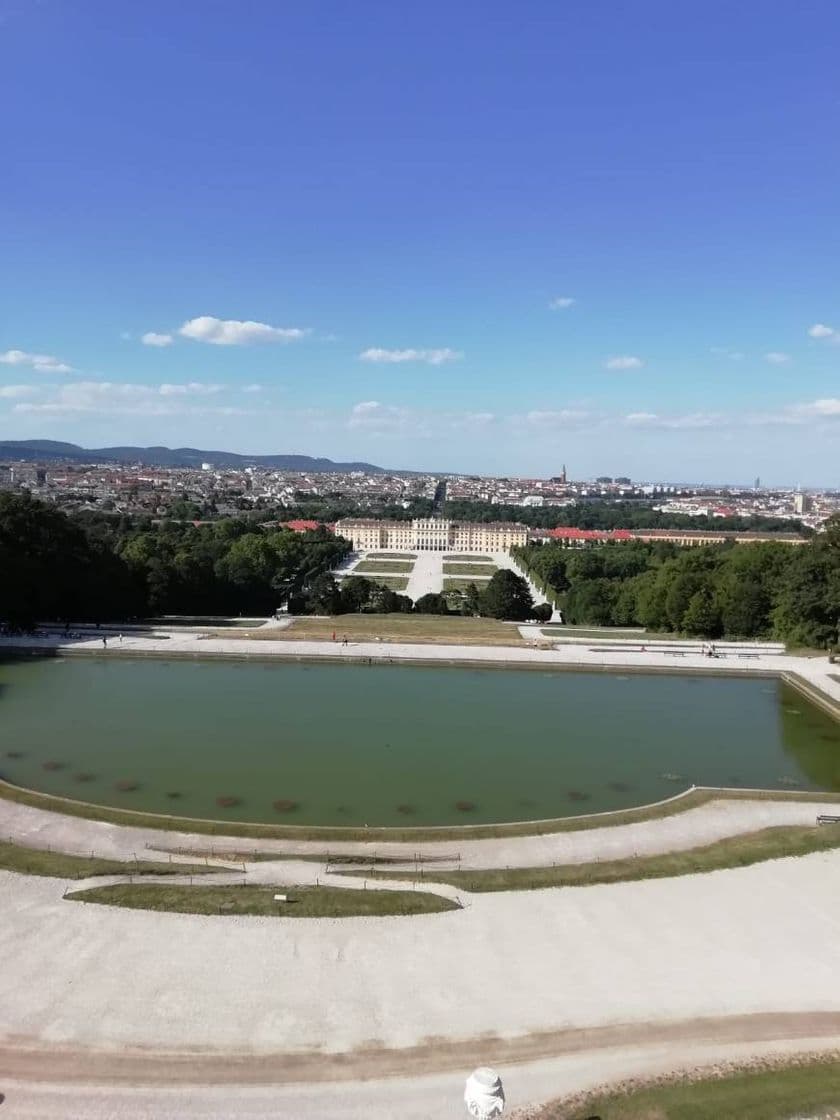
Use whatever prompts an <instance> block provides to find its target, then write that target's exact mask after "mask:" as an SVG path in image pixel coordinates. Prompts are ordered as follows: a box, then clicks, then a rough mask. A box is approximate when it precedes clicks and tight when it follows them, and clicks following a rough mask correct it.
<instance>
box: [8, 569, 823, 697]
mask: <svg viewBox="0 0 840 1120" xmlns="http://www.w3.org/2000/svg"><path fill="white" fill-rule="evenodd" d="M427 555H434V554H427ZM510 625H511V629H512V630H514V632H516V626H515V624H514V623H511V624H510ZM254 629H256V627H255V628H254ZM523 629H526V630H527V628H523ZM291 632H292V633H294V624H293V623H292V631H291ZM533 633H534V638H535V641H534V644H533V645H526V646H477V645H476V646H464V645H436V644H434V645H433V644H431V643H425V644H424V643H412V642H390V641H384V642H350V643H349V644H348V645H347V646H346V647H343V646H342V647H339V648H338V649H336V647H335V645H334V644H333V643H332V642H321V641H294V640H293V639H284V640H281V641H278V642H276V643H274V642H271V641H268V640H266V639H258V638H254V639H249V638H245V637H238V638H229V637H215V638H208V637H204V636H202V634H201V633H196V632H194V631H191V632H189V633H183V632H182V631H180V630H177V629H171V630H164V629H160V630H156V631H155V632H154V633H153V634H137V633H132V634H124V635H123V639H122V641H119V639H117V638H114V637H110V638H109V642H108V648H107V650H104V649H103V646H102V638H101V637H97V636H95V635H90V636H85V637H83V638H80V639H78V640H71V641H64V640H63V639H62V638H61V637H60V636H55V635H53V636H49V637H40V636H39V637H15V638H4V637H0V647H2V646H4V645H5V646H13V647H17V648H29V649H38V648H40V649H52V650H56V651H58V652H63V651H67V652H73V651H75V650H80V651H84V652H89V653H99V654H102V655H103V656H109V657H113V656H119V655H120V654H133V653H149V654H161V655H163V656H166V655H167V654H176V655H185V654H186V655H190V656H193V657H246V658H247V657H254V658H261V659H272V660H273V659H275V658H278V659H283V658H285V659H292V660H294V659H297V658H307V659H310V658H311V659H313V660H317V659H319V658H326V659H328V660H335V659H345V660H352V659H354V658H356V659H365V660H367V659H368V658H371V659H372V660H374V661H383V660H384V661H422V662H426V663H428V662H429V661H441V662H445V663H449V664H458V663H465V664H475V663H493V662H495V663H497V664H510V665H539V666H544V667H546V668H551V667H554V668H558V669H575V668H580V669H585V670H590V669H607V670H612V671H614V672H617V673H621V672H622V671H623V670H627V669H631V670H632V669H635V670H641V671H645V670H652V671H658V670H663V669H664V670H667V671H669V672H693V673H696V672H700V673H731V674H737V675H744V676H749V675H751V674H752V675H756V674H758V675H761V674H763V675H771V676H775V675H779V674H782V673H793V674H796V675H797V676H799V677H801V678H803V679H804V680H805V681H807V682H808V683H809V684H810V685H811V686H812V687H813V688H815V689H817V691H819V692H821V693H823V694H824V695H825V696H826V697H828V698H829V699H830V700H832V701H833V702H834V703H836V704H838V705H840V665H830V664H829V663H828V659H827V658H826V657H822V656H820V657H795V656H792V655H790V654H779V653H767V654H764V653H760V654H752V653H751V654H749V655H746V654H739V653H738V652H735V651H731V652H727V653H725V654H723V653H722V654H721V656H720V657H718V658H708V657H704V656H702V654H700V653H691V652H687V651H686V650H685V649H680V648H679V646H678V645H676V646H673V647H670V646H669V647H668V648H664V646H663V645H662V644H658V645H657V646H656V648H648V647H645V648H644V650H643V649H642V648H641V647H639V648H638V649H634V648H631V647H632V644H631V647H628V645H627V643H616V644H615V645H607V644H605V643H603V642H593V643H592V644H591V645H587V644H586V643H581V642H574V643H562V644H556V645H554V646H553V647H552V648H541V646H544V645H545V643H546V641H547V639H546V638H545V637H544V636H543V635H542V630H541V628H540V627H534V628H533ZM538 642H539V643H540V644H538Z"/></svg>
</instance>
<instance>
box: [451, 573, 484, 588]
mask: <svg viewBox="0 0 840 1120" xmlns="http://www.w3.org/2000/svg"><path fill="white" fill-rule="evenodd" d="M470 584H472V585H473V586H474V587H475V588H476V590H477V591H481V589H482V587H486V586H487V580H486V579H476V578H475V577H473V578H472V579H469V578H468V577H467V576H444V577H443V590H444V591H466V590H467V588H468V587H469V586H470Z"/></svg>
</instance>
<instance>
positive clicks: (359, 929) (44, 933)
mask: <svg viewBox="0 0 840 1120" xmlns="http://www.w3.org/2000/svg"><path fill="white" fill-rule="evenodd" d="M838 875H840V852H830V853H817V854H813V855H810V856H804V857H801V858H799V859H795V860H778V861H773V862H770V863H764V864H758V865H755V866H752V867H748V868H743V869H737V870H731V871H720V872H714V873H711V874H708V875H699V876H685V877H680V878H674V879H663V880H651V881H646V882H635V883H622V884H615V885H609V886H593V887H586V888H577V889H567V890H556V889H555V890H544V891H534V892H529V893H527V894H517V893H511V894H490V895H475V896H473V897H472V899H471V905H470V906H469V907H468V908H466V909H464V910H456V911H450V912H447V913H443V914H428V915H418V916H414V917H411V918H385V917H381V918H344V919H335V920H306V919H295V920H293V921H288V922H285V921H283V920H282V919H279V918H259V917H235V916H229V917H206V916H199V915H182V914H158V913H151V912H144V911H128V910H120V909H117V908H111V907H103V906H92V905H87V906H86V905H80V904H76V903H69V902H64V901H62V899H61V889H60V888H61V886H62V884H61V883H57V882H56V881H55V880H50V879H40V878H35V877H25V876H18V875H14V874H11V873H8V872H5V873H0V911H2V913H3V922H2V923H0V1040H6V1041H11V1040H14V1042H15V1045H22V1044H24V1043H25V1042H27V1040H28V1041H29V1042H31V1043H32V1044H33V1045H50V1046H57V1047H60V1046H71V1047H73V1046H81V1047H92V1048H103V1049H107V1050H111V1051H116V1050H119V1049H120V1048H122V1047H151V1048H153V1049H155V1050H158V1051H172V1052H178V1051H180V1050H183V1049H188V1050H190V1051H192V1052H196V1051H201V1050H204V1049H211V1050H212V1049H224V1050H226V1051H230V1052H231V1053H236V1052H241V1053H248V1054H253V1055H260V1054H274V1055H277V1054H283V1053H290V1052H292V1053H297V1054H298V1055H301V1054H302V1053H306V1052H309V1051H312V1050H313V1049H314V1050H316V1051H317V1052H319V1053H323V1054H327V1055H329V1054H333V1053H348V1052H351V1051H357V1050H358V1049H359V1048H360V1047H365V1048H368V1049H373V1050H376V1049H377V1048H384V1049H388V1050H390V1049H393V1048H399V1047H417V1046H419V1047H423V1046H428V1045H429V1044H430V1042H429V1040H430V1039H432V1038H435V1039H437V1040H440V1041H442V1040H445V1039H450V1040H458V1039H473V1038H478V1037H479V1036H482V1035H486V1033H487V1032H488V1031H489V1032H491V1033H492V1034H493V1035H498V1036H501V1037H502V1038H503V1039H508V1040H513V1039H516V1038H517V1037H523V1036H530V1035H533V1036H535V1037H536V1036H538V1035H539V1033H540V1032H552V1031H553V1032H556V1031H561V1030H564V1029H573V1030H575V1031H580V1030H583V1029H586V1028H601V1027H608V1026H615V1025H617V1024H624V1025H628V1024H634V1023H635V1024H650V1023H668V1022H676V1021H683V1020H691V1019H695V1018H701V1017H707V1016H708V1017H712V1018H715V1017H721V1016H724V1017H726V1016H734V1015H748V1014H758V1013H768V1014H769V1013H786V1014H792V1013H800V1012H801V1013H811V1012H831V1013H836V1014H840V986H838V984H837V976H838V975H840V941H838V937H837V932H838V929H840V892H837V891H835V890H832V889H830V884H831V883H833V882H836V881H837V876H838ZM837 1023H838V1024H840V1019H838V1020H837ZM511 1044H512V1043H511ZM488 1045H489V1042H488ZM525 1056H526V1057H527V1054H526V1055H525ZM537 1056H545V1052H543V1053H542V1055H537ZM520 1060H523V1059H522V1055H520ZM427 1068H428V1067H427Z"/></svg>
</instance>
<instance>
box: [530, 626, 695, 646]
mask: <svg viewBox="0 0 840 1120" xmlns="http://www.w3.org/2000/svg"><path fill="white" fill-rule="evenodd" d="M542 634H543V636H544V637H546V638H553V639H554V641H555V642H562V641H563V639H564V638H587V639H590V638H600V639H601V640H602V641H609V642H616V643H618V642H631V643H632V644H633V645H644V644H645V643H646V642H679V641H686V640H687V639H686V638H685V637H684V636H683V635H681V634H675V633H662V634H659V633H654V632H648V631H644V630H610V629H607V628H606V627H604V628H602V627H600V626H588V627H587V626H580V627H576V626H552V627H551V628H550V629H549V628H545V627H544V628H543V630H542ZM688 640H690V641H697V642H698V643H699V642H700V641H702V639H701V638H692V639H688Z"/></svg>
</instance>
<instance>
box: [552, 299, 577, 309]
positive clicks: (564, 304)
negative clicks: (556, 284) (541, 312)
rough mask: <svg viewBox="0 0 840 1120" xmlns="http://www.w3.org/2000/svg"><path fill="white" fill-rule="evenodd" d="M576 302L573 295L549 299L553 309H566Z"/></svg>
mask: <svg viewBox="0 0 840 1120" xmlns="http://www.w3.org/2000/svg"><path fill="white" fill-rule="evenodd" d="M574 302H575V300H574V298H573V297H572V296H555V297H554V299H553V300H550V301H549V304H548V306H549V307H550V308H551V310H552V311H565V310H566V309H567V308H569V307H571V306H572V304H573V303H574Z"/></svg>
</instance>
